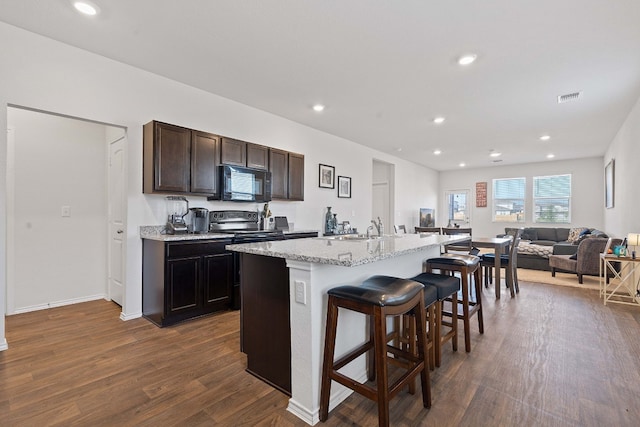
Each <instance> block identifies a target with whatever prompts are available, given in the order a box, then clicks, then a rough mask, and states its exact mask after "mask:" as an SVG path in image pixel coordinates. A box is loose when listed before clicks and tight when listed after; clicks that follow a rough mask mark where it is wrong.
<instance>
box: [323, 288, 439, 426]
mask: <svg viewBox="0 0 640 427" xmlns="http://www.w3.org/2000/svg"><path fill="white" fill-rule="evenodd" d="M327 294H328V295H329V302H328V306H327V328H326V333H325V346H324V360H323V365H322V379H321V388H320V421H326V420H327V418H328V416H329V397H330V395H331V380H334V381H337V382H339V383H340V384H342V385H343V386H345V387H348V388H350V389H351V390H353V391H355V392H357V393H359V394H361V395H363V396H365V397H366V398H368V399H371V400H373V401H375V402H376V403H377V404H378V424H379V425H380V426H388V425H389V400H390V399H392V398H393V397H394V396H395V395H396V394H398V392H400V390H402V388H404V387H405V386H406V385H409V384H410V382H411V381H413V380H414V378H415V377H416V376H417V375H418V374H420V379H421V385H422V404H423V406H424V407H425V408H429V407H431V385H430V383H429V369H427V365H428V357H429V356H428V353H427V351H426V347H427V342H426V332H425V325H426V316H425V307H424V285H422V284H421V283H418V282H414V281H412V280H406V279H399V278H396V277H390V276H373V277H370V278H369V279H367V280H365V281H364V282H363V283H362V285H361V286H350V285H346V286H339V287H336V288H332V289H330V290H329V291H328V292H327ZM338 308H343V309H347V310H353V311H357V312H359V313H363V314H365V315H368V316H369V321H370V325H371V326H372V327H371V328H370V330H369V339H368V341H367V342H366V343H364V344H363V345H361V346H359V347H358V348H356V349H354V350H352V351H350V352H348V353H347V354H346V355H344V356H343V357H341V358H340V359H338V360H334V352H335V344H336V331H337V326H338ZM405 313H413V314H414V315H415V316H416V335H417V344H418V355H417V356H416V355H414V354H412V353H410V352H407V351H402V350H401V349H399V348H397V347H394V346H391V345H388V344H387V342H388V337H387V331H386V329H387V325H386V317H387V316H400V315H403V314H405ZM370 350H373V359H374V364H375V380H376V386H375V387H374V386H370V385H368V384H360V383H359V382H357V381H355V380H354V379H352V378H349V377H347V376H346V375H343V374H341V373H339V372H338V370H339V369H341V368H342V367H344V366H346V365H347V364H348V363H350V362H352V361H353V360H355V359H356V358H358V357H359V356H361V355H363V354H365V353H367V352H368V351H370ZM387 353H391V354H393V355H394V356H395V357H397V358H401V359H404V360H405V361H407V367H408V369H407V371H406V372H405V373H404V374H403V375H401V376H400V378H398V379H397V380H396V381H395V382H394V383H393V384H389V378H388V375H387V374H388V372H387ZM369 375H370V376H371V375H372V373H371V372H370V373H369Z"/></svg>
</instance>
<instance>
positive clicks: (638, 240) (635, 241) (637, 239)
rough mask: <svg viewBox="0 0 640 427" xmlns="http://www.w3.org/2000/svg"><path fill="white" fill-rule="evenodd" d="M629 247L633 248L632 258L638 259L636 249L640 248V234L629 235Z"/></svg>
mask: <svg viewBox="0 0 640 427" xmlns="http://www.w3.org/2000/svg"><path fill="white" fill-rule="evenodd" d="M627 246H633V250H632V251H631V258H633V259H636V247H637V246H640V233H629V235H628V236H627Z"/></svg>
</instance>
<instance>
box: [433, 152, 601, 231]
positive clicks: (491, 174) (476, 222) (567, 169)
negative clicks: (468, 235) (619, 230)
mask: <svg viewBox="0 0 640 427" xmlns="http://www.w3.org/2000/svg"><path fill="white" fill-rule="evenodd" d="M567 173H570V174H571V187H572V189H571V192H572V194H571V196H572V197H571V223H570V224H535V223H533V215H532V208H533V206H532V203H533V201H532V200H533V195H532V186H533V184H532V182H533V177H534V176H545V175H558V174H567ZM519 177H524V178H526V199H525V222H524V223H497V222H493V213H492V208H491V206H492V202H493V194H492V191H493V187H492V180H493V179H499V178H519ZM476 182H486V183H487V207H486V208H477V207H476V202H475V189H476ZM464 189H467V190H469V192H470V196H471V197H470V205H471V212H470V213H471V226H472V228H473V234H474V235H475V236H495V235H496V234H500V233H504V228H505V227H534V226H541V227H566V228H571V227H591V228H597V229H599V230H604V231H605V232H607V233H609V232H612V231H610V230H608V229H606V228H605V227H604V220H603V209H604V208H603V206H604V169H603V167H602V158H600V157H598V158H589V159H578V160H566V161H553V162H544V163H530V164H526V165H516V166H496V167H491V168H480V169H468V170H467V169H460V170H455V171H448V172H442V173H441V174H440V188H439V195H440V199H439V200H440V202H439V206H438V208H439V212H436V220H437V224H436V225H438V226H445V225H446V223H447V218H446V212H447V206H446V200H445V199H444V193H445V191H447V190H464Z"/></svg>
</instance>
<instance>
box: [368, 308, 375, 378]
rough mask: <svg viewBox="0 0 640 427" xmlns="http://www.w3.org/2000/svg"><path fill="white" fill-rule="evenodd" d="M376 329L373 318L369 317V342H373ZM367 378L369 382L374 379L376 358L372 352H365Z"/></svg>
mask: <svg viewBox="0 0 640 427" xmlns="http://www.w3.org/2000/svg"><path fill="white" fill-rule="evenodd" d="M375 329H376V325H375V322H374V319H373V316H369V342H373V334H374V331H375ZM367 378H368V380H369V381H373V380H375V379H376V358H375V353H374V350H373V349H371V351H369V352H367Z"/></svg>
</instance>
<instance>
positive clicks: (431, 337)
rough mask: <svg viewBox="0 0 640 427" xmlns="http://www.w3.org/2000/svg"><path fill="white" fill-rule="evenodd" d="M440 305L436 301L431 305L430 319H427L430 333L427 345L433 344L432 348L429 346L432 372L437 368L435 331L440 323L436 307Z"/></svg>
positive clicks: (428, 333)
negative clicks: (437, 318)
mask: <svg viewBox="0 0 640 427" xmlns="http://www.w3.org/2000/svg"><path fill="white" fill-rule="evenodd" d="M438 304H439V302H438V301H436V302H435V303H433V304H431V305H430V306H429V307H427V315H428V316H429V319H427V324H428V328H427V329H428V332H427V344H428V342H431V346H428V347H429V348H428V351H429V369H431V370H432V371H433V370H434V369H435V368H436V341H435V337H434V334H435V330H436V325H439V324H440V322H437V321H436V306H437V305H438Z"/></svg>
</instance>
